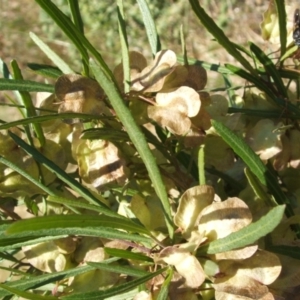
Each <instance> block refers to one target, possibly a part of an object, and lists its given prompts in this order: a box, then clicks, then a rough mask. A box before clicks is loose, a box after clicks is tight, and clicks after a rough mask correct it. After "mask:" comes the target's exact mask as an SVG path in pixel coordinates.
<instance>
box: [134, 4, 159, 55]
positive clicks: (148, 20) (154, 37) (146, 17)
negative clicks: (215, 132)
mask: <svg viewBox="0 0 300 300" xmlns="http://www.w3.org/2000/svg"><path fill="white" fill-rule="evenodd" d="M137 3H138V5H139V7H140V10H141V13H142V16H143V21H144V25H145V28H146V32H147V36H148V40H149V43H150V47H151V51H152V55H153V56H155V54H156V53H157V52H158V51H160V50H161V45H160V39H159V36H158V34H157V30H156V26H155V22H154V20H153V18H152V15H151V12H150V10H149V6H148V4H147V2H146V0H137Z"/></svg>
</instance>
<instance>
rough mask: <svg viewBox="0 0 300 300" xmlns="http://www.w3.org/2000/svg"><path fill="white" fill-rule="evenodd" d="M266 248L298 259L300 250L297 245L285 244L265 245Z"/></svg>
mask: <svg viewBox="0 0 300 300" xmlns="http://www.w3.org/2000/svg"><path fill="white" fill-rule="evenodd" d="M266 250H268V251H270V252H274V253H278V254H282V255H286V256H289V257H292V258H296V259H300V251H299V247H297V246H286V245H279V246H274V245H271V246H270V245H266Z"/></svg>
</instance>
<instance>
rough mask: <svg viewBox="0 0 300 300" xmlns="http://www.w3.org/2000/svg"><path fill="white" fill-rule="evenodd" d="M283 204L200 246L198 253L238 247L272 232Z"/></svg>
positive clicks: (279, 216)
mask: <svg viewBox="0 0 300 300" xmlns="http://www.w3.org/2000/svg"><path fill="white" fill-rule="evenodd" d="M284 209H285V205H279V206H277V207H274V208H272V209H271V210H270V211H269V212H268V213H267V214H266V215H264V216H263V217H261V218H260V219H259V220H258V221H256V222H254V223H251V224H250V225H248V226H246V227H244V228H242V229H241V230H239V231H237V232H233V233H231V234H229V235H228V236H226V237H224V238H221V239H218V240H216V241H213V242H211V243H209V244H208V245H205V246H203V247H200V248H199V249H198V251H197V254H198V255H201V254H203V253H207V254H216V253H222V252H226V251H230V250H233V249H238V248H242V247H245V246H247V245H251V244H253V243H255V242H256V241H257V240H258V239H260V238H261V237H263V236H265V235H267V234H268V233H270V232H272V231H273V230H274V228H275V227H276V226H277V225H278V224H279V223H280V221H281V220H282V217H283V213H284Z"/></svg>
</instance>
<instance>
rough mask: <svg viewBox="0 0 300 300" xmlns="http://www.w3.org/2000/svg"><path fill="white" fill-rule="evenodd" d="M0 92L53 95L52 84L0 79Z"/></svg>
mask: <svg viewBox="0 0 300 300" xmlns="http://www.w3.org/2000/svg"><path fill="white" fill-rule="evenodd" d="M0 91H24V92H48V93H54V86H53V85H52V84H46V83H39V82H35V81H31V80H17V79H4V78H0Z"/></svg>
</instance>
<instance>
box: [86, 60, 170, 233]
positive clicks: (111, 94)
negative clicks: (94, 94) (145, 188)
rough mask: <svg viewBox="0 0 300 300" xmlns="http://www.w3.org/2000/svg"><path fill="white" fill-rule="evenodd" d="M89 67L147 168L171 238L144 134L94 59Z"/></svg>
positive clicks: (165, 197) (166, 204) (166, 203)
mask: <svg viewBox="0 0 300 300" xmlns="http://www.w3.org/2000/svg"><path fill="white" fill-rule="evenodd" d="M91 69H92V70H93V73H94V75H95V77H96V79H97V81H98V82H100V83H101V86H102V88H103V89H104V91H105V93H106V95H107V96H108V98H109V100H110V102H111V105H112V106H113V108H114V110H115V111H116V114H117V116H118V117H119V118H120V120H121V122H122V124H123V125H124V127H125V129H126V131H127V133H128V135H129V137H130V140H131V141H132V143H133V144H134V145H135V147H136V149H137V151H138V152H139V154H140V156H141V158H142V160H143V162H144V164H145V166H146V168H147V170H148V173H149V177H150V179H151V181H152V183H153V186H154V189H155V191H156V193H157V195H158V197H159V198H160V201H161V202H162V206H163V208H164V215H165V220H166V224H167V227H168V231H169V234H170V237H171V238H172V237H173V233H174V229H173V225H172V217H171V209H170V204H169V199H168V195H167V193H166V189H165V186H164V183H163V181H162V178H161V175H160V172H159V169H158V167H157V164H156V162H155V159H154V157H153V155H152V153H151V151H150V149H149V146H148V144H147V141H146V139H145V136H144V135H143V133H142V132H141V130H140V128H139V127H138V126H137V125H136V123H135V121H134V118H133V116H132V115H131V113H130V111H129V109H128V108H127V107H126V105H125V104H124V103H123V99H122V98H121V96H120V94H119V92H118V90H117V88H116V86H115V84H114V82H113V81H111V80H110V79H109V78H107V77H106V75H105V73H104V72H103V71H102V69H101V68H99V67H98V66H97V65H96V64H95V62H94V61H91Z"/></svg>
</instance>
